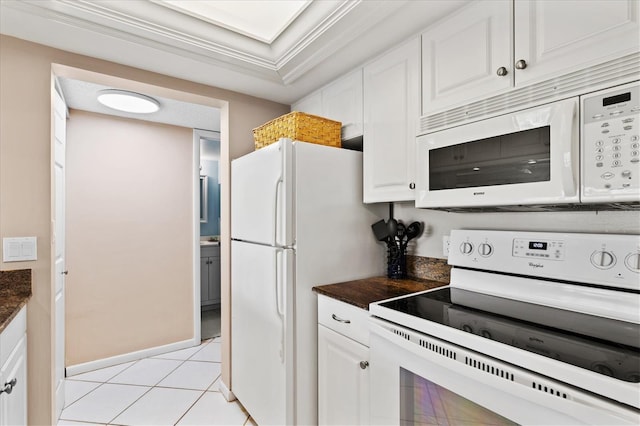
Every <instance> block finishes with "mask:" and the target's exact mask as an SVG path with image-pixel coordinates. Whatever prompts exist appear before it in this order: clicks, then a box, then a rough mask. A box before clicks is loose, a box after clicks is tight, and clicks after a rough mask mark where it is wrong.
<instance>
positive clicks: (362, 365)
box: [360, 361, 369, 370]
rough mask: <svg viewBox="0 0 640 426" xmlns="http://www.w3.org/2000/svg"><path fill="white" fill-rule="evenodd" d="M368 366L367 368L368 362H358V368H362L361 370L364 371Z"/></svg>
mask: <svg viewBox="0 0 640 426" xmlns="http://www.w3.org/2000/svg"><path fill="white" fill-rule="evenodd" d="M368 366H369V361H360V368H362V369H363V370H366V368H367V367H368Z"/></svg>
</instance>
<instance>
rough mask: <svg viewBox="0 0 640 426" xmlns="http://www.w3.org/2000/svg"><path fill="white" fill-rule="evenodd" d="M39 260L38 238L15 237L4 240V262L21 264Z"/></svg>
mask: <svg viewBox="0 0 640 426" xmlns="http://www.w3.org/2000/svg"><path fill="white" fill-rule="evenodd" d="M27 260H38V239H37V237H14V238H3V239H2V261H3V262H21V261H27Z"/></svg>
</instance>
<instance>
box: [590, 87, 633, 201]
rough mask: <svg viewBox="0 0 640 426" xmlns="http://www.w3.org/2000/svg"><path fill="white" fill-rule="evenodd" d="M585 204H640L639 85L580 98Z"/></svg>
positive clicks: (617, 88) (602, 91) (615, 88)
mask: <svg viewBox="0 0 640 426" xmlns="http://www.w3.org/2000/svg"><path fill="white" fill-rule="evenodd" d="M581 101H582V108H581V124H582V140H581V147H580V148H581V149H580V150H581V156H582V162H581V163H582V167H581V175H582V176H581V180H582V193H581V194H580V197H581V200H582V201H583V202H586V203H589V202H595V203H597V202H626V201H640V132H639V131H638V129H640V83H639V82H634V83H630V84H625V85H622V86H617V87H614V88H611V89H606V90H601V91H599V92H594V93H590V94H588V95H584V96H582V97H581Z"/></svg>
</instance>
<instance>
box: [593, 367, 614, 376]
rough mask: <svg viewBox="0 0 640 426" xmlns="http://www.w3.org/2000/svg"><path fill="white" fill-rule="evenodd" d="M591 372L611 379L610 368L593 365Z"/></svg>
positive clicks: (611, 372)
mask: <svg viewBox="0 0 640 426" xmlns="http://www.w3.org/2000/svg"><path fill="white" fill-rule="evenodd" d="M593 371H596V372H598V373H600V374H604V375H605V376H610V377H613V370H612V369H611V368H610V367H608V366H606V365H604V364H596V365H594V366H593Z"/></svg>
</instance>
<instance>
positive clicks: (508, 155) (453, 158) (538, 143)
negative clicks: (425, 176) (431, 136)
mask: <svg viewBox="0 0 640 426" xmlns="http://www.w3.org/2000/svg"><path fill="white" fill-rule="evenodd" d="M550 134H551V129H550V127H549V126H544V127H538V128H535V129H528V130H523V131H520V132H515V133H510V134H506V135H501V136H495V137H491V138H485V139H479V140H475V141H471V142H466V143H461V144H454V145H450V146H446V147H442V148H436V149H432V150H430V151H429V190H430V191H438V190H443V189H456V188H471V187H480V186H496V185H510V184H517V183H530V182H546V181H549V180H550V179H551V162H550V156H551V145H550Z"/></svg>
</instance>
